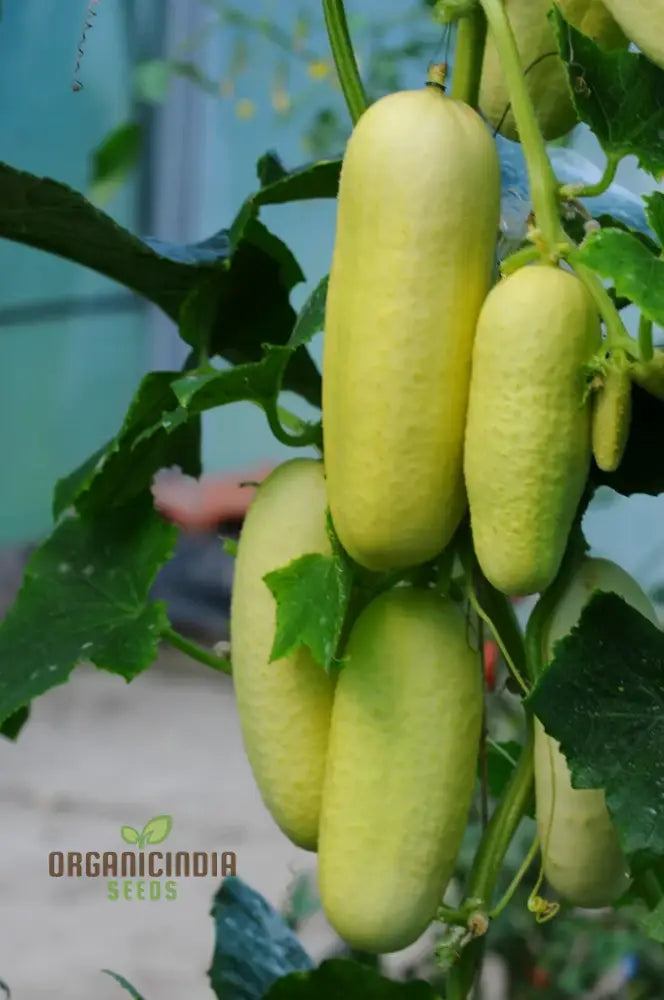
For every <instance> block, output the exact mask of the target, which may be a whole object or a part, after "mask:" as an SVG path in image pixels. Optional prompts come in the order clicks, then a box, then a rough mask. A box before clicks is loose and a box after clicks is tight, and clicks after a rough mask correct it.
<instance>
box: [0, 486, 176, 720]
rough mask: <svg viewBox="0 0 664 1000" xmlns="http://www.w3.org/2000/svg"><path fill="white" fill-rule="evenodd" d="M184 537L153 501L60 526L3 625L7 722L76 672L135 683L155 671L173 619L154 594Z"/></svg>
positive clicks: (1, 667)
mask: <svg viewBox="0 0 664 1000" xmlns="http://www.w3.org/2000/svg"><path fill="white" fill-rule="evenodd" d="M176 535H177V531H176V529H175V528H174V527H173V526H172V525H169V524H167V523H166V522H164V521H162V520H161V519H160V518H159V517H157V515H156V514H155V512H154V510H153V508H152V505H151V504H150V503H149V501H146V500H145V499H144V500H142V501H141V502H140V503H137V504H136V505H133V506H130V507H128V508H123V509H122V510H121V511H119V512H118V513H117V514H112V513H107V514H106V515H102V516H100V517H99V518H98V519H97V520H94V521H85V520H83V519H82V518H78V517H68V518H65V519H64V520H63V521H62V522H61V523H60V524H59V525H58V526H57V527H56V529H55V531H54V532H53V534H52V535H51V536H50V538H48V539H47V541H46V542H44V544H43V545H42V546H40V548H38V549H37V550H36V551H35V552H34V553H33V554H32V556H31V558H30V560H29V562H28V566H27V569H26V571H25V576H24V580H23V585H22V587H21V590H20V591H19V594H18V597H17V598H16V601H15V603H14V604H13V606H12V607H11V608H10V610H9V611H8V613H7V615H6V617H5V619H4V621H3V622H2V623H1V624H0V722H2V721H4V720H6V719H8V718H9V717H10V716H13V714H14V713H16V712H17V711H18V710H19V709H21V708H22V707H23V706H24V705H27V704H28V702H30V701H31V700H32V699H33V698H35V697H37V696H38V695H40V694H43V693H44V692H45V691H48V690H49V689H50V688H53V687H55V686H57V685H58V684H63V683H64V682H65V681H66V680H67V679H68V678H69V675H70V673H71V671H72V669H73V667H74V666H75V665H76V664H77V663H81V662H83V661H91V662H92V663H94V664H96V665H97V666H98V667H102V668H103V669H105V670H110V671H111V672H113V673H117V674H121V675H122V676H123V677H125V678H126V679H127V680H131V679H132V678H133V677H135V676H136V674H138V673H140V672H141V671H142V670H144V669H145V668H146V667H148V666H150V664H151V663H152V662H153V660H154V659H155V657H156V653H157V645H158V643H159V637H160V634H161V632H162V631H163V629H164V628H165V627H166V626H167V625H168V619H167V617H166V611H165V608H164V605H163V604H162V603H161V602H150V601H149V600H148V592H149V590H150V587H151V585H152V582H153V580H154V578H155V576H156V573H157V570H158V569H159V567H160V566H161V565H162V564H163V563H164V562H166V560H167V559H169V558H170V556H171V554H172V552H173V548H174V545H175V539H176Z"/></svg>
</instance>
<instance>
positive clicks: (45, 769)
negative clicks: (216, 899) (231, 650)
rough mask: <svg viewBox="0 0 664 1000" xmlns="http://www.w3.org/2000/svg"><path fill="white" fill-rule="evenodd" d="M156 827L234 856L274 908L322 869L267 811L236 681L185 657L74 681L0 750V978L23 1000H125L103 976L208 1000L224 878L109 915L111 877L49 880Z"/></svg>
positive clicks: (148, 990) (185, 884)
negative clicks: (150, 824) (168, 825)
mask: <svg viewBox="0 0 664 1000" xmlns="http://www.w3.org/2000/svg"><path fill="white" fill-rule="evenodd" d="M160 813H170V814H171V815H172V817H173V830H172V833H171V835H170V837H169V838H168V847H169V848H170V849H171V850H188V851H192V850H205V851H211V850H232V851H235V852H236V854H237V864H238V871H237V874H238V875H240V876H241V877H242V878H243V879H244V880H245V881H246V882H248V883H249V884H250V885H252V886H253V887H255V888H257V889H258V890H260V891H261V892H262V893H263V894H264V895H265V896H266V898H267V899H268V900H269V901H270V902H271V903H273V904H275V905H278V904H281V903H282V902H283V900H284V896H285V893H286V890H287V887H288V885H289V882H290V881H291V879H292V877H293V873H294V872H296V871H300V870H303V869H305V870H312V869H313V868H314V864H315V860H314V858H313V856H312V855H309V854H307V853H306V852H304V851H300V850H298V849H297V848H295V847H293V846H292V845H291V844H290V843H289V841H288V840H287V839H286V838H285V837H284V836H283V835H282V834H281V833H280V831H279V830H278V829H277V828H276V827H275V825H274V823H273V821H272V819H271V817H270V816H269V814H268V813H267V811H266V809H265V808H264V806H263V804H262V802H261V800H260V798H259V795H258V792H257V791H256V787H255V785H254V782H253V779H252V776H251V773H250V771H249V766H248V763H247V761H246V758H245V756H244V752H243V749H242V743H241V738H240V731H239V726H238V720H237V715H236V712H235V705H234V700H233V695H232V686H231V682H230V680H229V679H228V678H226V677H223V676H220V675H217V674H215V673H213V672H212V671H210V670H206V668H203V667H199V665H198V664H196V663H193V662H191V661H190V660H188V659H185V658H183V657H181V656H180V655H179V654H171V653H168V654H165V655H164V656H162V658H161V660H160V662H159V664H158V665H156V666H155V667H153V668H152V669H151V670H149V671H147V672H146V673H145V674H143V675H142V676H140V677H138V678H137V679H136V680H135V681H133V682H132V683H131V684H126V683H125V682H124V681H123V680H122V679H121V678H119V677H116V676H112V675H110V674H105V673H103V672H102V671H98V670H92V669H88V668H79V669H77V670H76V671H74V673H73V675H72V680H71V681H70V683H69V684H68V685H66V686H64V687H61V688H58V689H56V690H54V691H52V692H50V693H49V694H47V695H44V696H43V697H42V698H41V699H39V700H38V701H36V702H35V704H34V706H33V716H32V718H31V719H30V721H29V722H28V724H27V726H26V727H25V729H24V731H23V733H22V734H21V736H20V737H19V740H18V742H17V743H16V744H12V743H9V742H8V741H6V740H2V741H0V979H2V980H4V981H5V982H6V983H7V985H8V986H9V987H10V988H11V991H12V998H13V1000H42V998H43V1000H46V998H49V1000H52V998H54V997H58V998H60V997H62V998H65V997H66V998H67V1000H119V998H120V997H122V996H125V995H126V994H124V993H123V991H122V990H121V989H120V987H119V986H117V985H116V984H115V983H114V982H113V981H112V980H110V979H109V978H108V977H106V976H104V975H102V974H100V971H99V970H100V969H102V968H109V969H112V970H114V971H116V972H119V973H121V974H122V975H124V976H125V977H126V978H127V979H128V980H129V981H130V982H132V983H133V984H134V986H135V987H136V988H137V989H138V990H139V991H140V992H141V993H142V994H143V995H144V997H145V998H146V1000H182V998H183V997H187V1000H211V997H212V992H211V990H210V988H209V986H208V982H207V978H206V976H205V971H206V969H207V968H208V966H209V962H210V958H211V954H212V944H213V927H212V922H211V920H210V918H209V916H208V912H209V908H210V903H211V899H212V895H213V893H214V890H215V888H216V887H217V884H218V880H215V879H213V878H209V879H203V878H198V879H196V878H189V879H181V880H180V882H179V896H178V898H177V899H176V900H175V901H161V902H154V901H141V900H132V901H126V900H123V899H120V900H117V901H110V900H109V899H107V898H106V880H105V879H102V878H100V879H87V880H86V879H55V878H51V877H49V874H48V855H49V852H50V851H53V850H64V851H75V850H80V851H104V850H118V851H119V850H122V849H123V847H125V845H124V844H123V842H122V840H121V838H120V827H121V826H122V825H126V824H129V825H132V826H134V827H138V828H141V827H142V825H143V824H144V823H145V822H146V821H147V820H148V819H149V818H150V817H152V816H154V815H157V814H160ZM329 940H330V938H329V936H328V935H326V933H325V932H323V935H322V937H321V936H320V935H318V937H317V943H318V945H319V946H320V947H323V948H324V947H325V946H326V945H327V944H328V943H329ZM308 944H309V942H308ZM314 944H315V942H314Z"/></svg>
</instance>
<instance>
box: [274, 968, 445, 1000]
mask: <svg viewBox="0 0 664 1000" xmlns="http://www.w3.org/2000/svg"><path fill="white" fill-rule="evenodd" d="M339 997H343V998H344V1000H436V994H435V993H434V991H433V989H432V988H431V986H430V985H429V984H428V983H425V982H423V981H422V980H414V981H411V982H406V983H397V982H394V981H392V980H391V979H385V977H384V976H381V975H380V973H378V972H376V971H374V969H369V968H367V967H366V966H364V965H359V964H358V963H357V962H350V961H346V960H345V959H340V958H332V959H329V960H328V961H327V962H323V964H322V965H321V966H319V968H318V969H314V970H313V972H294V973H292V974H291V975H290V976H286V977H285V978H284V979H280V980H279V981H278V982H276V983H275V984H274V986H273V987H272V988H271V989H270V990H269V991H268V992H267V993H266V994H265V1000H338V998H339Z"/></svg>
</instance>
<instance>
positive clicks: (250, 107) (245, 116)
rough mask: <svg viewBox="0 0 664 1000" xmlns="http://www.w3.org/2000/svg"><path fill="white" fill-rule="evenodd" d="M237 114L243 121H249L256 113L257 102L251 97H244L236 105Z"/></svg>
mask: <svg viewBox="0 0 664 1000" xmlns="http://www.w3.org/2000/svg"><path fill="white" fill-rule="evenodd" d="M235 114H236V115H237V116H238V118H241V119H242V120H243V121H248V120H249V119H250V118H253V117H254V115H255V114H256V104H255V102H254V101H252V100H251V98H249V97H243V98H241V100H239V101H238V102H237V104H236V105H235Z"/></svg>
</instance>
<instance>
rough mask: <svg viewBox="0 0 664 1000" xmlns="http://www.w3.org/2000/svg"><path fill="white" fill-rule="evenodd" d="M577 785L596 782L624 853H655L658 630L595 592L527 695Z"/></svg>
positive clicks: (663, 654) (661, 704) (660, 798)
mask: <svg viewBox="0 0 664 1000" xmlns="http://www.w3.org/2000/svg"><path fill="white" fill-rule="evenodd" d="M529 702H530V706H531V708H532V709H533V710H534V712H535V714H536V715H537V716H538V717H539V718H540V719H541V721H542V723H543V724H544V727H545V729H546V730H547V732H548V733H550V734H551V736H554V737H555V738H556V739H557V740H558V741H559V742H560V745H561V748H562V751H563V753H564V754H565V756H566V758H567V761H568V763H569V765H570V769H571V773H572V780H573V784H574V787H576V788H603V789H605V791H606V801H607V805H608V808H609V811H610V812H611V815H612V817H613V820H614V822H615V824H616V826H617V828H618V832H619V834H620V838H621V841H622V844H623V847H624V849H625V851H626V852H627V853H628V854H631V853H634V852H638V851H649V852H651V853H653V854H655V855H661V854H664V635H663V634H662V633H661V632H660V630H659V629H658V628H656V627H655V626H654V625H652V624H651V623H650V622H649V621H648V620H647V619H646V618H644V617H643V615H640V614H639V613H638V612H637V611H635V610H634V609H633V608H631V607H629V606H628V605H627V604H626V603H625V602H624V601H623V600H622V599H621V598H619V597H617V596H616V595H615V594H598V595H596V596H595V597H593V598H592V600H591V601H590V602H589V603H588V604H587V605H586V607H585V609H584V611H583V613H582V615H581V618H580V621H579V623H578V625H577V626H576V627H575V628H574V629H573V630H572V632H571V633H570V634H569V635H568V636H567V637H566V638H565V639H563V640H562V641H561V642H559V643H558V644H556V647H555V657H554V660H553V663H552V664H551V666H550V667H549V668H548V670H547V671H546V673H545V674H544V675H543V677H542V678H541V679H540V681H539V683H538V684H537V687H536V688H535V690H534V691H533V692H532V694H531V695H530V698H529Z"/></svg>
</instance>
